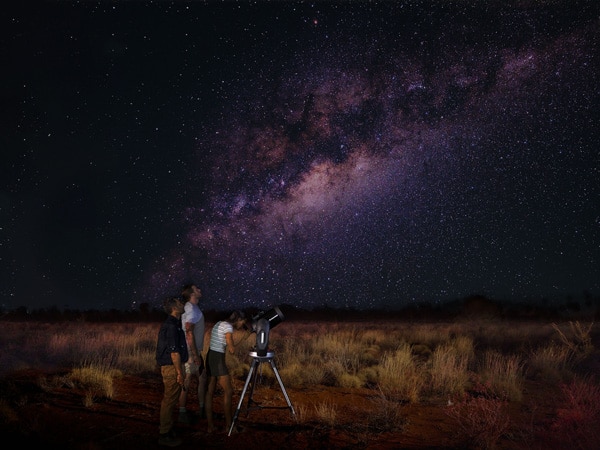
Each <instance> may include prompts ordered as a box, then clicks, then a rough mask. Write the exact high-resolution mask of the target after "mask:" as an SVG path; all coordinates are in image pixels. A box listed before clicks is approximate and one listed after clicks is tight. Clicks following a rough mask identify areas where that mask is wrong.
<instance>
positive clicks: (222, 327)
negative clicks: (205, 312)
mask: <svg viewBox="0 0 600 450" xmlns="http://www.w3.org/2000/svg"><path fill="white" fill-rule="evenodd" d="M245 322H246V317H245V316H244V313H243V312H241V311H234V312H232V313H231V315H230V316H229V317H228V319H227V320H222V321H219V322H217V323H215V325H214V326H213V328H212V331H211V333H210V345H209V348H208V353H207V354H206V372H207V376H208V389H207V391H206V402H205V408H206V421H207V424H208V432H209V433H212V432H214V431H215V426H214V423H213V414H212V409H213V404H212V403H213V397H214V394H215V389H216V387H217V381H218V382H219V386H221V388H222V389H223V392H224V393H223V409H224V413H225V432H226V433H227V432H228V431H229V428H230V427H231V423H232V420H233V405H232V403H231V400H232V397H233V385H232V383H231V375H229V370H228V369H227V364H226V363H225V352H226V351H227V352H229V353H230V354H233V353H234V352H235V345H234V343H233V330H234V329H236V330H239V329H241V328H243V326H244V324H245Z"/></svg>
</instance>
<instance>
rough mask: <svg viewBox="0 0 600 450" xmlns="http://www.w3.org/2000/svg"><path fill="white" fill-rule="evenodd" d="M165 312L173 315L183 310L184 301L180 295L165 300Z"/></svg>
mask: <svg viewBox="0 0 600 450" xmlns="http://www.w3.org/2000/svg"><path fill="white" fill-rule="evenodd" d="M163 308H164V310H165V312H166V313H167V314H168V315H170V316H172V315H176V314H179V315H181V313H182V312H183V302H182V301H181V299H180V298H179V297H167V298H166V299H165V301H164V302H163Z"/></svg>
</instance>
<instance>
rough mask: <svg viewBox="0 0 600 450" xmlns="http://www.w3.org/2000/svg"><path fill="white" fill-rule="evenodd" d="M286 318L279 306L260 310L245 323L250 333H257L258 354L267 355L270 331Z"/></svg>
mask: <svg viewBox="0 0 600 450" xmlns="http://www.w3.org/2000/svg"><path fill="white" fill-rule="evenodd" d="M284 319H285V317H284V315H283V313H282V312H281V309H279V307H278V306H275V307H273V308H271V309H270V310H268V311H266V312H262V311H261V312H259V313H258V314H256V315H255V316H253V317H252V319H250V321H249V322H250V323H247V324H246V325H245V328H246V330H248V331H249V332H250V333H256V354H257V356H266V355H267V349H268V347H269V332H270V331H271V328H275V327H276V326H277V325H279V324H280V323H281V322H283V321H284Z"/></svg>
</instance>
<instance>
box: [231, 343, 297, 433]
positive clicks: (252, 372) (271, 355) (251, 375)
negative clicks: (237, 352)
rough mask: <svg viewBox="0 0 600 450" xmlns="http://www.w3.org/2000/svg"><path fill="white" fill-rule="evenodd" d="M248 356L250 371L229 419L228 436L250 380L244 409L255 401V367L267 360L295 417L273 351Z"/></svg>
mask: <svg viewBox="0 0 600 450" xmlns="http://www.w3.org/2000/svg"><path fill="white" fill-rule="evenodd" d="M250 356H251V357H252V358H253V360H252V365H251V366H250V371H249V372H248V377H246V383H245V384H244V389H243V390H242V395H241V396H240V401H239V403H238V406H237V409H236V410H235V414H234V415H233V420H232V421H231V428H229V433H228V434H227V435H228V436H231V432H232V431H233V427H234V426H235V422H236V420H237V418H238V416H239V414H240V409H241V408H242V403H243V402H244V395H246V391H247V389H248V385H249V384H250V381H252V387H251V388H250V393H249V395H248V404H247V407H246V411H250V409H251V407H250V405H251V404H252V403H256V402H254V401H253V400H252V394H253V393H254V388H255V387H256V379H257V377H258V370H257V368H258V365H259V364H260V363H264V362H268V363H270V364H271V368H272V369H273V372H274V373H275V376H276V377H277V381H278V382H279V386H280V387H281V392H283V395H284V397H285V400H286V402H287V404H288V406H287V407H288V408H289V409H290V411H291V413H292V415H293V416H294V417H296V412H295V411H294V407H293V406H292V402H290V398H289V397H288V395H287V392H286V390H285V387H284V386H283V381H281V377H280V376H279V371H278V370H277V367H275V361H273V358H274V357H275V352H272V351H267V352H266V354H265V355H264V356H259V355H258V353H257V352H250ZM259 408H263V407H262V406H260V405H258V404H257V405H256V406H254V407H253V408H252V409H259ZM271 408H277V409H279V408H286V407H285V406H281V407H277V406H272V407H271Z"/></svg>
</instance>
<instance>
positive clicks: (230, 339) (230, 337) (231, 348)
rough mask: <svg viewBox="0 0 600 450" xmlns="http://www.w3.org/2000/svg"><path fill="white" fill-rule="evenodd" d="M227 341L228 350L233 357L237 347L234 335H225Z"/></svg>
mask: <svg viewBox="0 0 600 450" xmlns="http://www.w3.org/2000/svg"><path fill="white" fill-rule="evenodd" d="M225 341H227V350H228V351H229V353H231V354H232V355H233V352H235V345H234V344H233V333H225Z"/></svg>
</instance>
